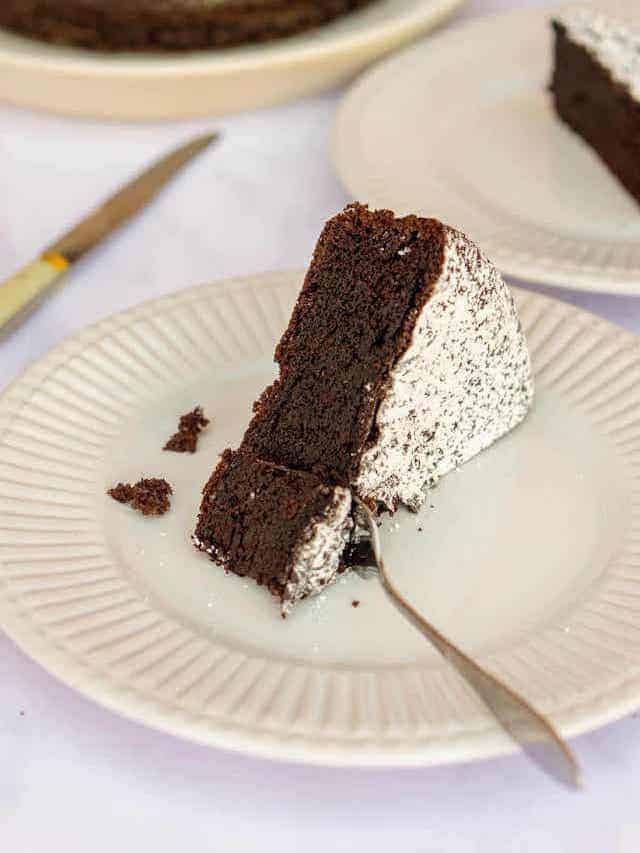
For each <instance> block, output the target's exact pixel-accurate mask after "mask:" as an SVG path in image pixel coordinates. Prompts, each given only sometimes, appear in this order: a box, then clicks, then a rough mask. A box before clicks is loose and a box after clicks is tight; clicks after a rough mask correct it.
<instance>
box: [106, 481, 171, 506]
mask: <svg viewBox="0 0 640 853" xmlns="http://www.w3.org/2000/svg"><path fill="white" fill-rule="evenodd" d="M107 494H108V495H109V496H110V497H112V498H113V499H114V501H118V503H121V504H130V505H131V507H132V508H133V509H137V510H138V511H139V512H141V513H142V514H143V515H164V514H165V512H167V511H168V509H169V508H170V506H171V501H170V500H169V495H172V494H173V489H172V488H171V486H170V484H169V483H167V481H166V480H164V479H160V478H157V477H151V478H149V479H142V480H138V482H137V483H135V484H134V485H131V484H130V483H118V485H117V486H114V487H113V488H112V489H108V491H107Z"/></svg>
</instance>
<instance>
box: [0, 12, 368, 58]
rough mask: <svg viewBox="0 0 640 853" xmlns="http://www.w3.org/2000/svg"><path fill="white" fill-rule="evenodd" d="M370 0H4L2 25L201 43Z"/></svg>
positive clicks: (90, 41) (97, 41)
mask: <svg viewBox="0 0 640 853" xmlns="http://www.w3.org/2000/svg"><path fill="white" fill-rule="evenodd" d="M368 2H370V0H0V26H4V27H9V28H11V29H13V30H16V31H17V32H19V33H22V34H24V35H29V36H34V37H36V38H40V39H45V40H46V41H51V42H57V43H59V44H68V45H74V46H77V47H85V48H94V49H97V50H195V49H199V48H208V47H229V46H231V45H236V44H242V43H246V42H263V41H269V40H271V39H275V38H280V37H282V36H289V35H293V34H295V33H299V32H303V31H304V30H308V29H312V28H313V27H317V26H320V25H321V24H324V23H327V22H328V21H331V20H332V19H334V18H337V17H339V16H340V15H343V14H345V13H347V12H350V11H352V10H353V9H356V8H358V7H359V6H364V5H365V4H366V3H368Z"/></svg>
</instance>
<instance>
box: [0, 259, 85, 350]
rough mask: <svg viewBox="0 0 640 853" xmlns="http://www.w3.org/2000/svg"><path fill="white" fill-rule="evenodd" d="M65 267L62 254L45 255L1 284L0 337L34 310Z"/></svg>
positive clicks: (65, 260)
mask: <svg viewBox="0 0 640 853" xmlns="http://www.w3.org/2000/svg"><path fill="white" fill-rule="evenodd" d="M68 266H69V261H68V260H67V259H66V258H65V257H64V256H63V255H60V254H59V253H57V252H45V253H44V254H43V255H41V256H40V257H39V258H37V259H36V260H35V261H31V262H30V263H28V264H27V265H26V266H25V267H23V268H22V269H21V270H19V271H18V272H17V273H15V275H13V276H11V278H9V279H7V280H6V281H5V282H3V283H2V284H0V337H3V336H4V335H6V334H8V333H9V332H11V331H13V330H14V329H15V328H16V327H17V326H18V325H19V324H20V323H21V322H22V321H23V320H24V319H26V317H27V316H28V315H29V314H30V313H31V312H32V311H33V310H34V309H35V308H37V306H38V305H39V304H40V303H41V302H42V300H43V299H44V297H45V295H46V294H47V293H48V292H49V290H50V289H51V285H53V284H54V283H55V282H56V281H57V280H58V279H59V278H60V276H61V275H62V273H63V272H64V271H65V270H66V269H67V267H68Z"/></svg>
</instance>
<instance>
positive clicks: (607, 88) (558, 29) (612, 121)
mask: <svg viewBox="0 0 640 853" xmlns="http://www.w3.org/2000/svg"><path fill="white" fill-rule="evenodd" d="M552 26H553V29H554V31H555V46H554V70H553V78H552V81H551V91H552V93H553V100H554V106H555V109H556V112H557V114H558V116H559V117H560V118H561V119H562V121H564V122H565V123H566V124H567V125H569V127H570V128H572V130H574V131H575V132H576V133H577V134H579V135H580V136H581V137H582V138H583V139H584V140H585V141H586V142H587V143H588V144H589V145H590V146H591V147H592V148H593V149H594V151H595V152H596V153H597V154H598V155H599V156H600V158H601V159H602V160H603V162H604V163H605V164H606V165H607V166H608V167H609V169H610V171H611V172H612V173H613V174H614V175H615V176H616V177H617V178H618V180H619V181H620V182H621V183H622V185H623V186H624V187H625V188H626V189H627V190H628V192H629V193H630V194H631V195H632V196H633V197H634V198H635V199H636V201H638V202H639V203H640V168H638V163H639V162H640V27H638V26H637V25H635V26H632V25H628V24H626V23H624V22H620V21H617V20H614V19H612V18H610V17H609V16H607V15H605V14H603V13H601V12H597V11H594V10H593V9H590V8H588V7H577V8H572V9H569V10H567V11H565V12H563V13H562V14H558V15H556V17H555V18H554V19H553V21H552Z"/></svg>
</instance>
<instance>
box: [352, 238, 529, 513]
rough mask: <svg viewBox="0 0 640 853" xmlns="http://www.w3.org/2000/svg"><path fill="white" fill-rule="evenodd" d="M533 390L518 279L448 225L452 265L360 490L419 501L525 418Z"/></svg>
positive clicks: (418, 333) (398, 372) (405, 363)
mask: <svg viewBox="0 0 640 853" xmlns="http://www.w3.org/2000/svg"><path fill="white" fill-rule="evenodd" d="M532 396H533V382H532V378H531V365H530V361H529V354H528V352H527V347H526V342H525V340H524V337H523V334H522V330H521V327H520V321H519V319H518V315H517V312H516V308H515V305H514V303H513V299H512V297H511V294H510V292H509V290H508V288H507V287H506V285H505V284H504V282H503V280H502V278H501V276H500V274H499V272H498V271H497V270H496V268H495V267H494V266H493V264H491V263H490V262H489V261H488V260H487V259H486V258H485V257H484V256H483V255H482V254H481V253H480V252H479V251H478V249H477V248H476V246H475V245H474V244H473V243H471V241H470V240H468V239H467V238H466V237H465V236H464V235H462V234H460V233H459V232H457V231H454V230H453V229H451V228H449V229H447V240H446V247H445V262H444V266H443V270H442V273H441V275H440V278H439V279H438V281H437V283H436V286H435V288H434V292H433V295H432V297H431V298H430V299H429V301H428V302H427V303H426V305H425V307H424V308H423V310H422V314H421V316H420V317H419V319H418V321H417V323H416V326H415V327H414V331H413V337H412V343H411V344H410V346H409V347H408V349H407V350H406V352H405V353H404V355H402V356H401V358H400V359H399V360H398V361H397V363H396V365H395V366H394V368H393V371H392V374H391V381H390V385H389V390H388V391H387V393H386V396H385V397H384V399H383V400H382V402H381V404H380V407H379V409H378V412H377V415H376V427H377V430H378V439H377V441H376V443H375V445H374V446H372V447H371V448H370V449H368V450H367V451H366V452H365V454H364V456H363V458H362V461H361V464H360V471H359V475H358V479H357V482H356V484H355V486H356V489H357V491H358V493H359V494H360V495H361V496H363V497H366V498H374V499H375V500H377V501H379V502H381V503H382V504H384V505H385V506H387V507H388V508H389V509H395V508H396V505H397V504H398V503H399V502H400V503H404V504H406V505H407V506H408V507H410V508H411V509H418V508H419V506H420V505H421V504H422V502H423V501H424V499H425V495H426V491H427V489H428V488H429V487H431V486H433V485H434V484H435V483H436V482H437V480H438V479H439V478H440V477H441V476H442V475H443V474H446V473H447V472H448V471H451V470H452V469H454V468H456V467H458V466H459V465H461V464H462V463H464V462H466V461H467V460H468V459H470V458H471V457H472V456H475V454H476V453H479V452H480V451H481V450H483V449H484V448H485V447H488V446H489V445H490V444H492V443H493V442H494V441H495V440H496V439H498V438H499V437H500V436H502V435H504V433H506V432H508V431H509V430H510V429H512V428H513V427H514V426H516V424H518V423H519V422H520V421H521V420H522V419H523V418H524V416H525V415H526V413H527V411H528V409H529V406H530V404H531V400H532Z"/></svg>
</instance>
